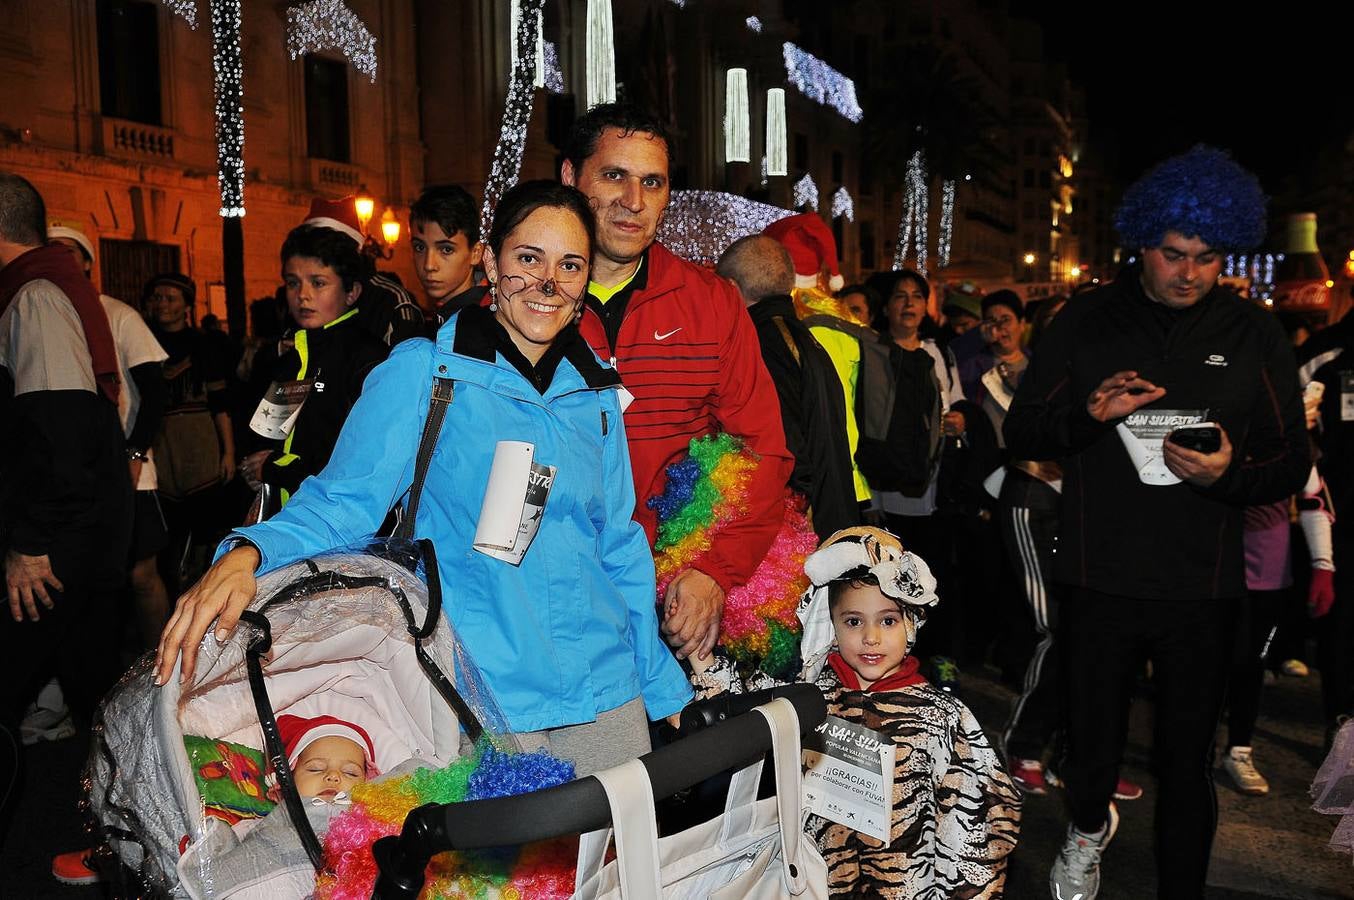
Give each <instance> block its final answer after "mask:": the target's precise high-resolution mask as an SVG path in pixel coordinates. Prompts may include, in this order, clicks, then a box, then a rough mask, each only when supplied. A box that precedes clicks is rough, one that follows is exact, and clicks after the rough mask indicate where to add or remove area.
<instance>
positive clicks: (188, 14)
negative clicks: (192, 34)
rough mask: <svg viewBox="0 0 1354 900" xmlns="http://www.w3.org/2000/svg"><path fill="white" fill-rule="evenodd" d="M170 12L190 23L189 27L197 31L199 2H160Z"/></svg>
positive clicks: (173, 0) (187, 0) (179, 0)
mask: <svg viewBox="0 0 1354 900" xmlns="http://www.w3.org/2000/svg"><path fill="white" fill-rule="evenodd" d="M160 2H161V3H163V4H164V5H165V6H167V7H169V11H170V12H172V13H173V14H174V15H176V16H178V17H179V18H181V19H183V20H184V21H185V22H187V23H188V27H189V28H191V29H193V30H194V31H196V30H197V0H160Z"/></svg>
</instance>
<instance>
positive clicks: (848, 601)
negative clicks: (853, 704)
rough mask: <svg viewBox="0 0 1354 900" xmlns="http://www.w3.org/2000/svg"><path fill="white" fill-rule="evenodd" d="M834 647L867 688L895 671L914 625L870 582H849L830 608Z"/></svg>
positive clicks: (899, 664) (907, 645) (908, 643)
mask: <svg viewBox="0 0 1354 900" xmlns="http://www.w3.org/2000/svg"><path fill="white" fill-rule="evenodd" d="M832 628H833V630H834V631H836V633H837V650H838V652H840V653H841V655H842V659H844V660H846V664H847V665H848V666H850V667H851V669H852V670H853V671H854V672H855V673H856V675H857V676H858V677H859V678H860V686H861V687H862V688H867V687H869V686H870V685H872V684H874V683H875V682H876V681H879V680H880V679H883V678H886V677H888V676H889V675H892V674H893V673H894V672H897V671H898V669H899V668H900V667H901V666H902V664H903V660H904V659H905V658H906V657H907V651H908V650H909V649H910V648H911V646H912V642H913V641H914V640H916V637H917V626H916V624H915V623H914V622H913V621H912V617H911V616H905V615H903V613H902V612H901V611H900V610H899V609H898V605H897V604H896V603H894V602H893V601H892V600H890V599H889V598H888V597H885V596H884V593H883V592H882V591H880V590H879V588H878V587H876V586H874V585H855V584H853V585H849V586H848V587H846V588H845V589H844V590H842V592H841V594H840V595H839V596H838V597H837V601H836V603H834V604H833V607H832Z"/></svg>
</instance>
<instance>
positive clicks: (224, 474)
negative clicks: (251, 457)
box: [217, 453, 235, 484]
mask: <svg viewBox="0 0 1354 900" xmlns="http://www.w3.org/2000/svg"><path fill="white" fill-rule="evenodd" d="M217 471H218V472H219V473H220V475H221V483H222V484H226V483H227V482H229V481H230V480H231V479H232V478H234V477H235V459H234V455H233V454H226V453H222V454H221V466H220V468H219V469H218V470H217Z"/></svg>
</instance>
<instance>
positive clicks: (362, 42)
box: [287, 0, 376, 84]
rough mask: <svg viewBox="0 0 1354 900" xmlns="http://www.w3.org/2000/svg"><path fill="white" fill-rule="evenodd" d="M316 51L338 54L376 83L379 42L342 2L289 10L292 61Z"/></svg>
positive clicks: (328, 0) (315, 0) (311, 0)
mask: <svg viewBox="0 0 1354 900" xmlns="http://www.w3.org/2000/svg"><path fill="white" fill-rule="evenodd" d="M317 50H337V51H338V52H339V53H342V54H343V58H344V59H346V60H348V62H350V63H352V64H353V68H354V69H357V71H359V72H361V73H362V74H363V75H366V76H367V77H368V78H370V79H371V82H372V83H373V84H375V83H376V38H374V37H372V34H371V32H370V31H368V30H367V26H366V25H363V24H362V20H361V19H359V18H358V17H357V14H356V13H354V12H353V11H352V10H351V9H349V8H348V6H347V4H345V3H344V2H343V0H308V2H306V3H300V4H297V5H296V6H291V7H288V8H287V52H288V53H290V54H291V58H292V59H297V58H298V57H300V56H302V55H304V54H306V53H314V52H315V51H317Z"/></svg>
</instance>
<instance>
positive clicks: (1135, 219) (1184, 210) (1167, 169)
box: [1114, 144, 1266, 251]
mask: <svg viewBox="0 0 1354 900" xmlns="http://www.w3.org/2000/svg"><path fill="white" fill-rule="evenodd" d="M1265 200H1266V198H1265V193H1264V191H1262V190H1261V189H1260V182H1259V181H1257V180H1256V178H1255V176H1254V175H1252V174H1251V173H1250V172H1247V171H1246V170H1245V169H1243V168H1242V167H1241V166H1239V165H1237V164H1236V162H1235V161H1234V160H1233V159H1232V157H1231V156H1230V155H1229V154H1228V153H1226V152H1225V151H1223V150H1218V149H1216V148H1214V147H1206V146H1204V145H1203V144H1199V145H1197V146H1196V147H1194V148H1193V149H1192V150H1190V151H1188V152H1187V153H1182V154H1180V155H1179V156H1172V157H1171V158H1170V159H1167V160H1165V161H1164V162H1161V163H1158V164H1157V165H1156V166H1154V167H1153V168H1151V169H1149V170H1148V171H1147V173H1146V174H1145V175H1143V176H1142V177H1141V178H1139V179H1138V180H1137V181H1136V182H1134V184H1133V185H1132V186H1131V187H1130V188H1129V189H1128V190H1127V191H1125V192H1124V202H1123V205H1121V206H1120V207H1119V211H1118V213H1116V214H1115V217H1114V227H1115V228H1116V229H1118V231H1119V235H1120V237H1122V238H1123V241H1124V246H1125V247H1129V248H1133V249H1137V248H1139V247H1155V246H1157V245H1158V244H1159V243H1160V242H1161V239H1162V238H1163V237H1165V236H1166V232H1168V231H1178V232H1180V233H1181V234H1183V235H1184V236H1185V237H1189V238H1194V237H1197V238H1198V239H1199V240H1201V241H1203V242H1204V243H1205V244H1207V245H1208V246H1209V247H1212V248H1213V249H1215V250H1224V251H1230V250H1250V249H1253V248H1255V247H1256V246H1258V245H1259V244H1260V242H1261V241H1263V240H1264V239H1265Z"/></svg>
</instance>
